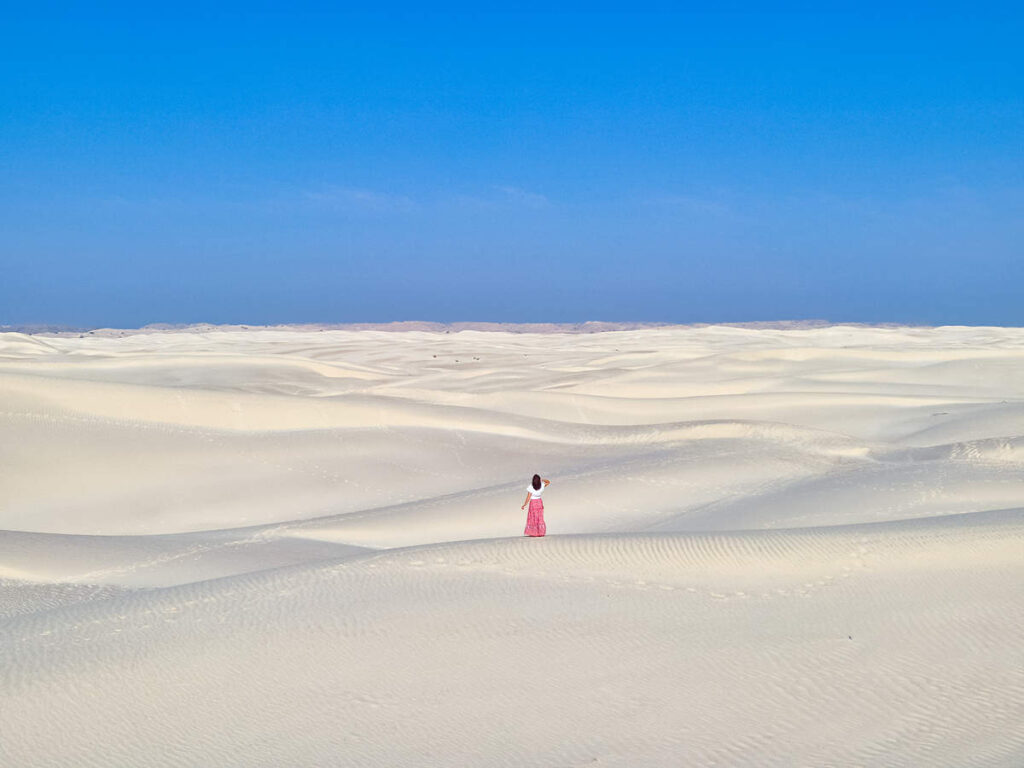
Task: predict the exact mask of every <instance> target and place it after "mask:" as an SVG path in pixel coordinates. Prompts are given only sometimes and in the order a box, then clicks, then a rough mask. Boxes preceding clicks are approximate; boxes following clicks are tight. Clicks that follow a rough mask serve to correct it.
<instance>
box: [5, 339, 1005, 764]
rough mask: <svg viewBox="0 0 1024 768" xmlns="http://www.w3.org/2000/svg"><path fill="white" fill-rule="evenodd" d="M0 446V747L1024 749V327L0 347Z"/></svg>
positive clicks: (82, 755)
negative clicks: (541, 497)
mask: <svg viewBox="0 0 1024 768" xmlns="http://www.w3.org/2000/svg"><path fill="white" fill-rule="evenodd" d="M0 467H2V469H0V617H2V618H0V715H2V717H3V721H4V726H3V729H2V738H0V765H4V766H6V765H11V766H36V765H38V766H61V765H68V766H88V765H96V766H140V765H168V766H170V765H175V766H181V765H195V766H208V765H225V766H231V765H237V766H255V765H267V766H279V765H353V766H364V765H382V766H384V765H386V766H392V765H406V764H407V765H515V766H522V765H538V766H574V765H580V766H583V765H594V766H598V765H606V766H648V765H650V766H665V765H673V766H675V765H730V766H731V765H738V766H739V765H751V766H791V765H808V766H811V765H814V766H817V765H834V766H860V765H872V766H876V765H882V766H887V765H892V766H897V765H907V766H931V765H935V766H972V765H976V766H1019V765H1022V764H1024V726H1022V725H1021V724H1022V723H1024V663H1022V662H1024V651H1022V650H1021V648H1022V646H1021V627H1024V330H1018V329H999V328H937V329H922V328H916V329H910V328H863V327H842V326H836V327H827V328H815V329H787V330H783V329H751V328H734V327H707V328H650V329H642V330H635V331H622V332H609V333H599V334H593V335H574V334H559V333H554V334H531V333H508V332H480V331H462V332H459V333H443V332H426V331H410V332H399V333H386V332H381V331H372V330H362V331H337V330H331V331H317V330H275V331H270V330H249V331H241V330H231V331H218V330H207V329H204V330H202V331H201V332H174V331H165V332H147V333H144V334H127V335H124V336H121V335H119V334H98V335H91V336H88V335H87V336H85V337H83V338H75V337H70V336H63V337H59V336H45V337H44V336H27V335H24V334H0ZM534 471H541V472H543V474H544V475H545V476H549V477H551V478H552V479H553V481H554V482H553V484H552V486H551V487H550V488H549V490H548V492H547V494H546V496H545V499H546V503H547V507H548V512H547V517H548V532H549V534H550V535H549V536H548V537H547V538H545V539H541V540H533V539H524V538H522V537H521V536H519V534H521V532H522V525H523V522H524V514H523V513H522V512H521V511H520V509H519V505H520V504H521V503H522V499H523V496H524V495H525V490H524V489H525V485H526V483H527V481H528V479H529V476H530V475H531V474H532V473H533V472H534Z"/></svg>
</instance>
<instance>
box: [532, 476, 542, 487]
mask: <svg viewBox="0 0 1024 768" xmlns="http://www.w3.org/2000/svg"><path fill="white" fill-rule="evenodd" d="M533 490H535V491H539V490H540V475H534V476H533Z"/></svg>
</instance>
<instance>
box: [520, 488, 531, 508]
mask: <svg viewBox="0 0 1024 768" xmlns="http://www.w3.org/2000/svg"><path fill="white" fill-rule="evenodd" d="M529 502H530V492H529V491H527V492H526V501H524V502H523V506H521V507H520V509H526V505H527V504H528V503H529Z"/></svg>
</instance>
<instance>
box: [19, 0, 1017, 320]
mask: <svg viewBox="0 0 1024 768" xmlns="http://www.w3.org/2000/svg"><path fill="white" fill-rule="evenodd" d="M89 5H90V6H91V7H90V8H89V9H85V8H82V7H76V8H71V7H60V6H55V5H49V6H47V5H45V4H44V5H41V6H35V7H34V9H33V10H30V11H29V10H22V11H20V12H19V11H15V12H11V11H8V12H7V17H6V18H5V23H4V24H3V25H0V324H3V323H8V324H15V323H34V322H48V323H66V324H72V325H87V326H94V325H112V326H121V327H125V326H136V325H141V324H144V323H148V322H200V321H209V322H245V323H253V324H256V323H277V322H316V321H325V322H347V321H388V320H404V319H429V320H442V321H452V320H497V321H555V322H572V321H581V320H592V319H601V320H655V321H672V322H700V321H705V322H716V321H745V320H764V319H783V318H786V319H789V318H826V319H832V320H837V321H843V320H846V321H865V322H886V321H892V322H915V323H967V324H987V323H993V324H1013V325H1024V309H1022V303H1021V301H1020V294H1021V287H1022V286H1024V245H1022V244H1024V140H1022V137H1024V53H1022V46H1021V45H1020V39H1021V38H1022V37H1024V24H1022V22H1024V12H1021V11H1012V10H1007V8H1009V6H1010V5H1011V4H1002V5H1001V6H992V7H991V8H986V7H985V6H984V5H983V4H973V5H970V6H968V5H966V4H965V5H962V6H960V7H959V8H958V9H954V8H951V7H948V6H942V5H941V4H931V5H930V6H928V7H925V6H924V5H921V6H915V5H901V6H900V7H899V8H896V9H893V8H892V7H890V5H889V4H873V3H870V2H862V3H845V4H835V5H828V4H821V3H818V4H811V3H803V4H775V5H773V6H772V7H771V8H769V7H768V5H767V4H760V3H758V4H754V3H751V4H744V3H723V4H702V5H703V6H704V7H708V6H711V5H713V6H714V7H715V8H717V9H718V10H715V11H707V10H703V9H702V7H701V6H700V5H697V4H693V5H690V6H688V5H687V4H685V3H675V4H662V5H661V6H656V5H647V6H643V5H640V4H633V5H632V6H628V7H631V8H633V9H634V10H630V11H622V10H617V9H616V7H615V6H612V5H610V4H608V5H604V6H602V5H601V4H600V3H589V4H586V5H584V4H578V5H577V6H575V7H571V6H569V5H563V6H561V7H562V8H563V9H564V10H563V11H560V12H558V13H552V12H550V11H545V10H542V8H543V6H542V4H540V3H536V4H533V5H532V6H531V5H530V4H525V5H524V4H520V5H517V6H516V7H517V8H518V9H519V10H516V11H487V12H481V11H479V10H472V9H473V8H479V7H480V5H479V4H474V5H472V6H470V5H467V6H465V7H464V8H460V7H458V6H456V5H447V6H445V8H446V10H444V11H440V10H439V11H436V12H431V13H423V12H416V11H414V10H410V8H412V7H414V6H410V7H409V8H406V7H403V6H401V5H399V4H390V5H386V6H381V7H382V8H385V9H386V10H383V11H381V12H379V13H374V14H367V13H356V12H346V11H343V10H337V9H338V8H341V7H342V6H341V5H340V4H326V3H325V4H311V3H305V4H303V3H290V4H284V3H280V4H272V3H258V2H256V3H253V2H250V3H245V4H237V5H236V4H232V3H219V4H208V5H216V6H217V8H216V9H215V10H211V9H210V8H209V7H208V5H200V4H189V3H183V4H178V5H174V6H171V5H167V7H166V8H161V9H157V10H154V9H152V8H148V7H147V6H148V5H149V4H143V3H133V4H118V3H99V4H89ZM332 5H333V8H332ZM437 7H439V8H440V7H441V6H437ZM623 7H627V6H626V5H625V4H622V5H619V6H618V8H619V9H621V8H623ZM636 9H645V10H636Z"/></svg>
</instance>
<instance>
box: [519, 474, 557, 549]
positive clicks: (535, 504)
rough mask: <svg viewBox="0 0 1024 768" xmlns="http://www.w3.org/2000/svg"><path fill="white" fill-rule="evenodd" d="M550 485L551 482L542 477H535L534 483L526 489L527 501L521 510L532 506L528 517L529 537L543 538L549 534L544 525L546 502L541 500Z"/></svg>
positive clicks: (527, 531) (527, 533) (527, 530)
mask: <svg viewBox="0 0 1024 768" xmlns="http://www.w3.org/2000/svg"><path fill="white" fill-rule="evenodd" d="M542 483H543V485H542ZM549 485H551V481H550V480H542V479H541V477H540V475H534V476H533V482H532V483H530V485H529V486H528V487H527V489H526V501H524V502H523V506H521V507H520V509H526V505H527V504H529V505H530V511H529V513H527V515H526V531H525V534H526V535H527V536H543V535H544V534H545V533H547V532H548V529H547V526H546V525H544V502H543V501H541V500H540V495H541V494H542V493H544V489H545V488H547V487H548V486H549Z"/></svg>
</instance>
